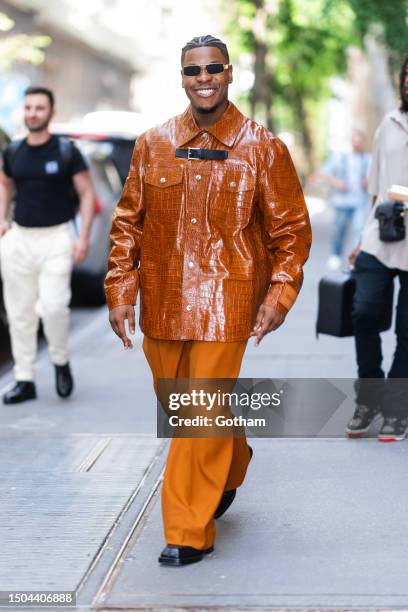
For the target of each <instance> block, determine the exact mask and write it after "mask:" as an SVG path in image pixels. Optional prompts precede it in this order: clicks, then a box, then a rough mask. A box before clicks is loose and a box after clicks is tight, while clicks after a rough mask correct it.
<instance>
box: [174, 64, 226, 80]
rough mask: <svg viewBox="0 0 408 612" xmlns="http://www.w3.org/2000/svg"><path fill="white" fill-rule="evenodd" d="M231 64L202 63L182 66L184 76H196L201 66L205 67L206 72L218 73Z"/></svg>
mask: <svg viewBox="0 0 408 612" xmlns="http://www.w3.org/2000/svg"><path fill="white" fill-rule="evenodd" d="M230 66H231V64H203V65H202V66H183V74H184V76H188V77H192V76H198V75H199V74H200V72H201V68H205V69H206V71H207V73H208V74H220V73H221V72H224V70H227V69H228V68H229V67H230Z"/></svg>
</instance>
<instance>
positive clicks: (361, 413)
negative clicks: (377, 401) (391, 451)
mask: <svg viewBox="0 0 408 612" xmlns="http://www.w3.org/2000/svg"><path fill="white" fill-rule="evenodd" d="M380 412H381V410H380V408H379V406H375V407H372V406H365V405H364V404H357V408H356V409H355V412H354V414H353V416H352V418H351V419H350V421H349V422H348V423H347V427H346V434H347V435H348V437H349V438H361V437H362V435H363V434H364V433H365V432H366V431H368V430H369V429H370V425H371V423H372V422H373V420H374V419H375V417H376V416H377V415H378V414H380Z"/></svg>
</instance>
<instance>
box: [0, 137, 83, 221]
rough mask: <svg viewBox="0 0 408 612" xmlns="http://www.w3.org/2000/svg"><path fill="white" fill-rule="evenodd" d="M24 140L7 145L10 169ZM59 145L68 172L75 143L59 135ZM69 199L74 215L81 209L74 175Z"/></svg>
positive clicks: (64, 169)
mask: <svg viewBox="0 0 408 612" xmlns="http://www.w3.org/2000/svg"><path fill="white" fill-rule="evenodd" d="M24 141H25V138H21V139H20V140H13V141H12V142H10V143H9V144H8V145H7V147H6V149H5V153H4V154H5V156H6V159H7V163H8V166H9V168H10V170H11V169H12V165H13V161H14V159H15V157H16V154H17V151H18V150H19V148H20V147H21V145H22V144H23V142H24ZM58 146H59V152H60V155H61V159H62V163H63V168H62V170H63V172H64V173H65V172H68V168H69V166H70V164H71V162H72V160H73V157H74V148H75V145H74V143H73V142H72V141H71V140H68V139H67V138H61V137H59V138H58ZM69 199H70V201H71V204H72V209H73V212H74V216H75V215H76V213H77V212H78V210H79V197H78V194H77V192H76V190H75V187H74V183H73V181H72V177H71V180H70V188H69Z"/></svg>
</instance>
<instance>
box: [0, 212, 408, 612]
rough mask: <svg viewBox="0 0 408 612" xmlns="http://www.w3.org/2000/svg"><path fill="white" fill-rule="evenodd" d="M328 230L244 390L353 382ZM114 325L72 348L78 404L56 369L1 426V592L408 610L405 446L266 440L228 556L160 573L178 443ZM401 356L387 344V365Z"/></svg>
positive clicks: (238, 507)
mask: <svg viewBox="0 0 408 612" xmlns="http://www.w3.org/2000/svg"><path fill="white" fill-rule="evenodd" d="M314 230H315V243H314V246H313V251H312V255H311V261H310V263H309V264H308V265H307V267H306V270H305V285H304V289H303V291H302V294H301V296H300V298H299V300H298V303H297V304H296V306H295V308H294V309H293V311H292V312H291V313H290V315H289V317H288V320H287V322H286V323H285V325H284V327H282V328H281V329H280V330H278V331H277V332H275V333H273V334H270V335H269V336H267V337H266V338H265V340H264V342H263V343H262V344H261V346H260V347H258V348H256V349H255V348H253V346H252V342H251V343H250V344H249V347H248V351H247V354H246V357H245V361H244V364H243V369H242V372H241V376H242V377H255V378H262V377H270V378H287V377H314V378H316V377H327V378H334V377H342V378H344V377H350V378H352V377H354V376H355V364H354V351H353V341H352V339H348V338H347V339H341V340H336V339H334V338H328V337H323V336H322V337H320V338H319V340H316V338H315V335H314V322H315V317H316V302H317V281H318V278H319V277H320V276H321V274H322V273H323V272H324V262H325V260H326V258H327V255H328V252H327V238H326V236H327V217H326V216H325V214H322V215H319V216H316V217H315V218H314ZM106 321H107V320H106V312H105V309H102V310H101V312H100V313H99V314H98V315H97V316H96V317H95V318H94V319H93V320H92V321H91V322H90V324H89V326H87V327H85V328H83V329H82V331H80V332H79V333H78V334H77V335H76V336H75V337H74V339H73V347H72V348H73V366H74V372H75V377H76V392H75V395H74V396H73V397H72V398H71V399H69V400H67V401H63V400H60V399H58V398H57V397H56V396H55V392H54V389H53V381H52V375H53V372H52V368H51V366H50V365H49V363H48V358H47V355H46V354H45V353H43V354H42V356H41V359H40V363H39V368H38V388H39V400H37V401H36V402H27V403H26V404H23V405H21V406H3V407H2V409H1V410H0V424H1V426H2V427H1V442H2V444H1V445H0V496H1V499H2V505H1V508H0V541H1V542H2V552H3V554H2V555H0V591H1V590H2V591H5V590H11V589H16V590H21V589H24V590H29V589H34V590H43V589H54V590H56V589H58V590H76V591H77V596H78V602H79V605H80V606H82V607H84V608H89V606H90V605H91V603H92V602H93V607H95V608H96V609H100V610H113V609H116V610H117V609H127V610H129V609H131V610H133V609H140V608H149V609H160V610H163V609H179V608H181V609H185V608H190V609H191V608H193V609H200V608H202V607H213V608H217V609H223V608H230V609H233V610H236V609H246V610H254V609H258V608H263V609H265V608H271V607H297V608H299V607H313V608H325V607H337V608H339V607H341V608H347V609H350V608H352V607H363V608H370V607H387V608H390V607H396V606H406V607H408V582H407V580H406V573H407V571H406V562H405V558H406V550H407V548H408V536H407V533H408V529H407V527H408V524H407V523H408V518H407V513H406V511H405V509H406V506H407V502H408V492H407V487H406V486H405V481H406V463H405V460H406V454H407V452H408V446H407V445H406V443H399V444H394V445H385V444H383V445H381V444H378V443H377V441H376V440H375V439H369V440H358V441H356V440H354V441H350V440H347V439H344V438H338V439H324V438H315V439H313V438H310V439H262V440H260V439H258V440H252V441H251V446H253V448H254V459H253V461H252V463H251V466H250V468H249V471H248V478H247V480H246V482H245V484H244V486H243V487H242V488H241V489H240V490H239V492H238V495H237V498H236V501H235V502H234V504H233V506H231V508H230V510H229V511H228V512H227V513H226V514H225V516H224V517H222V518H221V519H220V520H219V521H218V522H217V523H218V536H217V542H216V549H215V552H214V553H213V554H212V555H209V556H208V557H206V559H205V560H204V561H202V562H201V563H198V564H197V565H195V566H190V567H185V568H180V569H174V568H163V567H160V566H159V565H158V564H157V556H158V553H159V552H160V550H161V548H162V547H163V545H164V541H163V536H162V529H161V519H160V503H159V494H160V475H161V471H162V468H163V465H164V460H165V443H163V441H160V440H157V439H156V437H155V426H156V418H155V417H156V414H155V399H154V394H153V391H152V387H151V376H150V372H149V370H148V367H147V365H146V363H145V359H144V356H143V354H142V350H141V334H138V335H137V338H136V346H135V349H134V350H133V351H126V352H125V351H123V349H122V348H121V345H120V343H119V341H118V340H117V339H116V338H115V337H114V336H113V334H112V333H111V332H110V330H109V328H108V325H107V322H106ZM392 341H393V338H392V332H388V333H387V334H385V335H384V347H385V353H386V360H387V361H389V360H390V354H391V350H392ZM10 380H11V374H8V375H7V376H6V377H3V378H2V379H1V381H0V387H1V390H3V389H4V387H5V385H6V384H7V383H8V382H10ZM350 409H352V406H350Z"/></svg>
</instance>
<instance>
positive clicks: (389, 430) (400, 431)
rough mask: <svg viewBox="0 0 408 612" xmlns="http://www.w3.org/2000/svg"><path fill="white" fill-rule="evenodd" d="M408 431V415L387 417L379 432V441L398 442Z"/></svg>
mask: <svg viewBox="0 0 408 612" xmlns="http://www.w3.org/2000/svg"><path fill="white" fill-rule="evenodd" d="M407 433H408V417H385V419H384V425H383V426H382V427H381V429H380V432H379V434H378V441H379V442H398V441H399V440H403V439H404V438H405V437H406V435H407Z"/></svg>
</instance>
